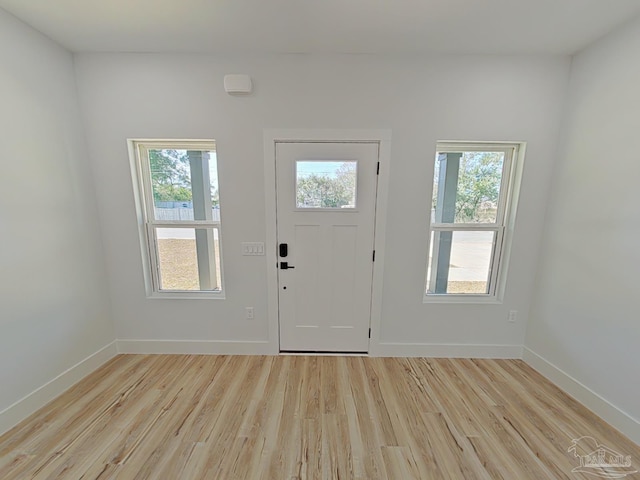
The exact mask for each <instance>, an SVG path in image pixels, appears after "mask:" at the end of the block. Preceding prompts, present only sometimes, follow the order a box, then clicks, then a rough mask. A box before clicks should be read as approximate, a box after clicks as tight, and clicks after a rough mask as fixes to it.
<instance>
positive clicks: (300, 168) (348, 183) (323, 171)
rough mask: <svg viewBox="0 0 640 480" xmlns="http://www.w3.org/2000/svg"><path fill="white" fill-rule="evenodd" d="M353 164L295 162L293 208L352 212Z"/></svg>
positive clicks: (354, 176)
mask: <svg viewBox="0 0 640 480" xmlns="http://www.w3.org/2000/svg"><path fill="white" fill-rule="evenodd" d="M357 163H358V162H357V161H355V160H345V161H324V160H298V161H297V162H296V207H297V208H355V206H356V179H357V177H358V173H357Z"/></svg>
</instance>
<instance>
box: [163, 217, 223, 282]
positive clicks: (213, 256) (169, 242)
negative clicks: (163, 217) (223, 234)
mask: <svg viewBox="0 0 640 480" xmlns="http://www.w3.org/2000/svg"><path fill="white" fill-rule="evenodd" d="M156 238H157V242H158V243H157V245H158V265H159V272H158V274H159V275H158V277H159V279H160V290H192V291H200V290H208V291H216V290H217V291H219V290H221V285H222V278H221V271H220V238H219V232H218V228H156Z"/></svg>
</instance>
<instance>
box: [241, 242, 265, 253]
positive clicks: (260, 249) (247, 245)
mask: <svg viewBox="0 0 640 480" xmlns="http://www.w3.org/2000/svg"><path fill="white" fill-rule="evenodd" d="M242 255H264V243H263V242H242Z"/></svg>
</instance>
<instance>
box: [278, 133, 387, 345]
mask: <svg viewBox="0 0 640 480" xmlns="http://www.w3.org/2000/svg"><path fill="white" fill-rule="evenodd" d="M378 152H379V144H378V143H377V142H371V143H354V142H331V143H323V142H291V143H288V142H277V143H276V188H277V190H276V191H277V236H278V288H279V290H278V300H279V321H280V350H281V351H315V352H367V351H368V350H369V322H370V316H371V283H372V273H373V261H374V257H373V256H374V252H373V245H374V226H375V222H374V219H375V204H376V190H377V168H378Z"/></svg>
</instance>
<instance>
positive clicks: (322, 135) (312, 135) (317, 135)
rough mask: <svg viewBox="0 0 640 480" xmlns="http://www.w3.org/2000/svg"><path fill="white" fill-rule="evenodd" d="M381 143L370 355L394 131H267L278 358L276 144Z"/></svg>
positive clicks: (273, 340) (376, 325) (269, 257)
mask: <svg viewBox="0 0 640 480" xmlns="http://www.w3.org/2000/svg"><path fill="white" fill-rule="evenodd" d="M318 142H326V143H350V142H353V143H362V142H367V143H368V142H371V143H378V144H379V149H378V157H379V158H378V161H379V162H380V171H379V176H378V190H377V194H376V205H375V219H374V222H375V227H374V247H373V248H374V250H375V252H376V256H375V262H374V263H373V278H372V288H371V319H370V326H371V338H370V339H369V355H375V352H376V351H377V350H378V348H377V347H378V345H379V343H380V321H381V316H382V284H383V272H384V259H385V239H386V223H387V199H388V192H389V171H390V168H389V167H390V161H391V130H359V129H344V130H342V129H340V130H333V129H265V130H264V191H265V219H266V239H265V240H266V241H265V257H266V267H267V321H268V329H269V334H268V338H269V345H270V350H271V351H272V353H273V354H274V355H278V354H280V328H279V318H278V314H279V311H278V270H277V265H278V257H277V235H278V232H277V224H276V222H277V211H276V195H277V190H276V144H277V143H318Z"/></svg>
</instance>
